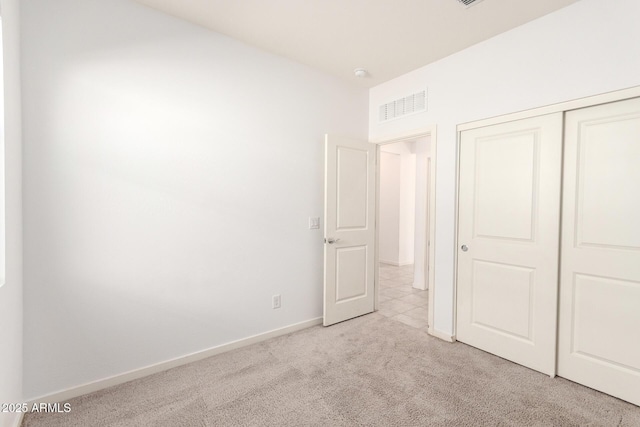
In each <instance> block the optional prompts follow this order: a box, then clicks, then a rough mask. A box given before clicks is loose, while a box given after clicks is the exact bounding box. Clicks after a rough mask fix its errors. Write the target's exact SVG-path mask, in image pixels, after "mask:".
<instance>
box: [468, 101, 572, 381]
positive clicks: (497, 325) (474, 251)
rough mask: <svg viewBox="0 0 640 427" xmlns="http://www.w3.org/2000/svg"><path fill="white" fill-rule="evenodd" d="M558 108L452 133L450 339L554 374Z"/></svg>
mask: <svg viewBox="0 0 640 427" xmlns="http://www.w3.org/2000/svg"><path fill="white" fill-rule="evenodd" d="M561 158H562V113H556V114H549V115H545V116H539V117H533V118H529V119H524V120H518V121H513V122H507V123H502V124H498V125H493V126H487V127H482V128H478V129H472V130H468V131H464V132H462V133H461V140H460V181H459V204H458V207H459V209H458V211H459V218H458V276H457V292H458V295H457V332H456V339H457V340H458V341H462V342H464V343H467V344H470V345H472V346H474V347H478V348H480V349H482V350H485V351H488V352H490V353H493V354H496V355H498V356H501V357H503V358H505V359H509V360H511V361H514V362H516V363H519V364H521V365H524V366H528V367H530V368H532V369H535V370H538V371H541V372H544V373H546V374H548V375H554V374H555V367H556V366H555V357H556V331H557V329H556V326H557V323H556V321H557V293H558V252H559V249H558V246H559V235H560V225H559V222H560V183H561V182H560V181H561V176H560V175H561V166H562V164H561V162H562V160H561Z"/></svg>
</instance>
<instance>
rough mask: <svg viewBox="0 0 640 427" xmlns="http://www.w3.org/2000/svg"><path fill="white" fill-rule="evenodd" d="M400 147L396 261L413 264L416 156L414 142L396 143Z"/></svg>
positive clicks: (402, 263)
mask: <svg viewBox="0 0 640 427" xmlns="http://www.w3.org/2000/svg"><path fill="white" fill-rule="evenodd" d="M393 145H398V146H399V147H400V153H401V154H400V206H399V207H400V224H399V227H400V233H399V239H400V241H399V244H398V261H399V264H400V265H409V264H413V261H414V260H413V246H414V240H415V234H416V233H415V218H416V155H415V143H414V142H398V143H396V144H393Z"/></svg>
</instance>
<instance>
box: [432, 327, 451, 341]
mask: <svg viewBox="0 0 640 427" xmlns="http://www.w3.org/2000/svg"><path fill="white" fill-rule="evenodd" d="M427 332H428V333H429V335H432V336H434V337H436V338H439V339H441V340H444V341H446V342H455V341H456V338H455V337H454V336H451V334H446V333H444V332H442V331H439V330H437V329H434V328H432V327H429V329H428V330H427Z"/></svg>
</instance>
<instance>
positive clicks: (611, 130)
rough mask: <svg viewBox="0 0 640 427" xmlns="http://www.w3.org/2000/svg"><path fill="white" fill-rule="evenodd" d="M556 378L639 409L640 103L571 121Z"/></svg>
mask: <svg viewBox="0 0 640 427" xmlns="http://www.w3.org/2000/svg"><path fill="white" fill-rule="evenodd" d="M563 186H564V189H563V215H562V221H563V225H562V229H563V232H562V266H561V283H560V331H559V340H558V345H559V348H558V375H561V376H563V377H565V378H568V379H570V380H573V381H576V382H579V383H581V384H584V385H586V386H589V387H592V388H595V389H598V390H601V391H603V392H605V393H608V394H611V395H613V396H617V397H619V398H621V399H624V400H627V401H629V402H632V403H635V404H636V405H640V99H633V100H627V101H620V102H616V103H611V104H604V105H599V106H595V107H590V108H584V109H580V110H575V111H570V112H567V114H566V126H565V160H564V182H563Z"/></svg>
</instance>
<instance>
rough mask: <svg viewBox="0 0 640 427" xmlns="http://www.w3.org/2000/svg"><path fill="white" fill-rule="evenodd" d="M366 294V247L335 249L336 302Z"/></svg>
mask: <svg viewBox="0 0 640 427" xmlns="http://www.w3.org/2000/svg"><path fill="white" fill-rule="evenodd" d="M366 296H367V247H366V246H355V247H349V248H338V249H336V302H337V303H343V302H345V301H350V300H353V299H354V298H359V297H366Z"/></svg>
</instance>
